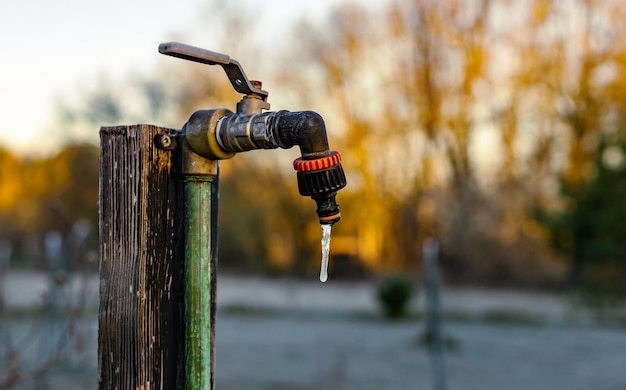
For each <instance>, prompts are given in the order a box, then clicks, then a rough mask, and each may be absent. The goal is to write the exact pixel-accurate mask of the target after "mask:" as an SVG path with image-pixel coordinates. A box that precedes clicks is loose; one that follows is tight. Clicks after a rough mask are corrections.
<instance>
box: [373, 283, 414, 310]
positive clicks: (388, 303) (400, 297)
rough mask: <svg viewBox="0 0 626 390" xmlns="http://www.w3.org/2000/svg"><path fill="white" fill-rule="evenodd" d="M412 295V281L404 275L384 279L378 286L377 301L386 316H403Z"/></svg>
mask: <svg viewBox="0 0 626 390" xmlns="http://www.w3.org/2000/svg"><path fill="white" fill-rule="evenodd" d="M412 295H413V283H411V279H410V278H408V277H407V276H404V275H395V276H391V277H389V278H387V279H385V280H384V281H383V282H382V283H381V284H380V286H379V287H378V301H379V303H380V304H381V307H382V310H383V311H384V313H385V316H387V317H388V318H402V317H405V316H406V315H407V314H408V313H407V311H408V310H407V309H408V306H409V301H410V300H411V296H412Z"/></svg>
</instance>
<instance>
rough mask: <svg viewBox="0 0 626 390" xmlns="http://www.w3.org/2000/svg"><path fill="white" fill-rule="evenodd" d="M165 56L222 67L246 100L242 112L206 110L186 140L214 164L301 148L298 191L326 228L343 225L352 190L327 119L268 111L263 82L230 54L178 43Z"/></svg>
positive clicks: (165, 46) (187, 129) (188, 127)
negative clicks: (342, 193) (341, 193)
mask: <svg viewBox="0 0 626 390" xmlns="http://www.w3.org/2000/svg"><path fill="white" fill-rule="evenodd" d="M159 52H160V53H162V54H166V55H170V56H174V57H178V58H182V59H185V60H190V61H195V62H200V63H203V64H208V65H220V66H222V68H224V71H225V72H226V75H227V76H228V78H229V80H230V82H231V84H232V86H233V88H234V89H235V90H236V91H237V92H239V93H242V94H244V95H245V96H244V97H243V98H242V99H241V101H240V102H239V103H237V112H236V113H233V112H232V111H230V110H228V109H225V108H218V109H210V110H200V111H196V112H195V113H193V114H192V115H191V117H190V118H189V120H188V121H187V123H185V125H184V126H183V129H182V130H183V131H182V137H183V138H184V142H186V143H187V145H188V146H189V148H190V149H191V150H192V151H193V152H194V153H196V154H198V155H200V156H202V157H204V158H206V159H209V160H223V159H229V158H231V157H233V156H234V155H235V154H236V153H239V152H245V151H248V150H254V149H276V148H283V149H288V148H291V147H293V146H296V145H297V146H299V147H300V152H301V157H299V158H297V159H296V160H295V161H294V163H293V166H294V169H295V170H296V172H297V180H298V190H299V192H300V194H301V195H303V196H310V197H311V198H312V199H313V200H315V202H316V205H317V215H318V218H319V222H320V224H322V225H332V224H334V223H336V222H339V220H340V219H341V213H340V211H339V205H338V204H337V202H336V199H335V197H336V195H337V191H338V190H340V189H341V188H343V187H345V186H346V177H345V174H344V171H343V168H342V166H341V154H340V153H339V152H337V151H334V150H330V148H329V146H328V137H327V134H326V127H325V125H324V120H323V119H322V117H321V116H320V115H319V114H318V113H316V112H313V111H298V112H289V111H285V110H283V111H263V110H268V109H269V108H270V105H269V103H268V102H267V97H268V92H267V91H264V90H262V89H261V87H262V85H261V82H260V81H254V80H248V78H247V76H246V74H245V73H244V71H243V68H242V67H241V65H240V64H239V62H237V61H235V60H233V59H231V58H230V57H229V56H228V55H225V54H220V53H215V52H212V51H209V50H204V49H200V48H197V47H194V46H189V45H186V44H182V43H178V42H169V43H162V44H161V45H159Z"/></svg>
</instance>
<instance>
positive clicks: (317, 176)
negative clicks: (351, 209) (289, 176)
mask: <svg viewBox="0 0 626 390" xmlns="http://www.w3.org/2000/svg"><path fill="white" fill-rule="evenodd" d="M293 167H294V169H295V170H296V172H297V179H298V191H299V192H300V195H303V196H310V197H311V198H312V199H313V200H314V201H315V203H316V204H317V210H316V211H317V216H318V218H319V222H320V224H323V225H332V224H334V223H336V222H339V221H340V220H341V212H340V211H339V205H338V204H337V201H336V200H335V197H336V195H337V191H339V190H340V189H342V188H343V187H345V186H346V175H345V173H344V172H343V167H342V166H341V154H340V153H339V152H338V151H336V150H329V151H328V154H327V155H326V156H323V157H319V158H313V159H304V158H303V157H298V158H297V159H296V160H295V161H294V162H293Z"/></svg>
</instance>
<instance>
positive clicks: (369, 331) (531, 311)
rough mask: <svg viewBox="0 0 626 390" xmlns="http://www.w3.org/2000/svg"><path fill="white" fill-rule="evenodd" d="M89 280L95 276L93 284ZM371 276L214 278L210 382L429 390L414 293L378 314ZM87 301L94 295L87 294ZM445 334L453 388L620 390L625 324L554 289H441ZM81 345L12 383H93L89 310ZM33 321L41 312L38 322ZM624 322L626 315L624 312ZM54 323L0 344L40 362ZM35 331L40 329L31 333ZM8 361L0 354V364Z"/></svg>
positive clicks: (10, 287) (10, 283) (3, 336)
mask: <svg viewBox="0 0 626 390" xmlns="http://www.w3.org/2000/svg"><path fill="white" fill-rule="evenodd" d="M92 282H93V283H94V285H96V286H97V282H96V280H95V279H94V280H93V281H92ZM46 283H47V278H46V277H45V276H43V275H38V274H25V273H15V274H12V275H10V276H9V277H8V278H7V279H6V285H5V292H7V293H8V296H7V306H8V309H9V312H11V311H16V310H17V311H19V312H21V310H18V309H25V308H28V307H34V306H35V305H37V303H38V302H40V299H41V296H42V294H43V293H44V292H45V291H46V289H47V284H46ZM374 292H375V286H374V284H372V283H367V282H358V283H343V282H338V281H333V280H332V279H330V280H329V282H328V283H326V284H322V283H319V282H314V281H311V282H306V281H294V280H263V279H256V278H239V277H232V276H221V277H220V279H219V286H218V294H219V295H218V307H219V313H218V317H217V318H218V320H217V321H218V323H217V342H216V345H217V346H216V348H217V363H216V364H217V374H216V382H217V388H218V389H220V390H229V389H268V390H269V389H273V390H276V389H344V390H348V389H389V390H394V389H409V388H421V389H427V388H430V383H431V382H430V365H429V359H428V351H427V350H426V349H425V348H424V347H423V345H421V344H420V343H419V341H418V340H419V336H420V335H421V333H422V331H423V326H424V324H423V321H422V319H421V313H422V312H423V310H422V305H423V303H422V299H421V298H422V297H421V296H420V297H419V298H418V299H417V300H416V301H415V302H414V307H415V313H416V314H415V315H414V316H412V317H411V319H408V320H404V321H398V322H390V321H386V320H384V319H382V318H381V317H380V316H379V315H378V310H377V307H376V302H375V298H374V296H375V295H374ZM93 298H94V299H93V300H92V301H91V302H92V303H94V304H95V303H96V301H97V300H96V299H95V296H93ZM443 304H444V308H445V310H444V313H445V318H446V322H445V324H444V325H445V327H444V333H445V334H446V336H447V338H448V340H452V341H453V344H454V348H452V349H449V350H448V351H447V352H446V364H447V373H448V385H449V387H448V388H449V389H466V390H471V389H481V390H484V389H512V390H514V389H568V390H578V389H580V390H583V389H593V390H600V389H624V388H626V374H625V373H624V371H623V368H624V367H626V353H624V351H626V327H625V326H624V325H623V324H624V323H623V322H622V324H621V325H620V323H619V321H613V322H608V320H607V318H606V317H598V313H596V312H594V311H592V310H589V309H587V308H582V307H578V306H575V305H573V304H572V303H571V302H570V301H569V300H568V299H565V298H563V297H560V296H557V295H548V294H537V293H526V292H509V291H484V290H447V291H446V292H445V294H444V296H443ZM92 311H93V315H92V316H91V317H90V320H88V321H86V322H85V323H83V324H81V326H82V327H83V328H84V329H85V330H87V332H86V333H85V334H86V335H87V337H88V340H86V342H87V346H88V347H87V349H86V352H85V353H84V354H83V355H76V356H73V357H72V358H70V359H68V360H66V361H65V362H64V363H62V364H60V365H58V366H56V367H55V368H54V369H53V370H52V371H51V373H50V374H49V375H47V376H46V377H44V378H43V379H42V380H39V381H37V382H32V383H30V384H27V385H23V386H21V387H18V389H28V390H30V389H68V388H71V389H81V388H85V389H91V388H95V387H96V384H97V356H96V347H97V319H96V311H95V308H94V309H93V310H92ZM40 319H41V318H40ZM622 319H623V317H622ZM62 322H63V320H62V319H59V318H57V319H52V320H51V319H50V318H48V320H47V321H45V322H43V323H39V324H38V323H37V322H36V318H31V317H29V316H28V315H25V314H23V312H22V314H19V315H13V316H11V317H10V318H9V319H5V321H4V323H3V324H2V326H1V327H0V342H2V343H4V342H5V341H6V340H7V338H10V339H11V340H13V341H14V340H22V341H21V345H22V346H23V347H22V348H21V352H22V364H24V365H36V363H37V361H38V359H41V357H42V356H45V351H46V348H48V347H49V345H50V344H51V343H52V341H51V340H52V339H53V337H51V336H50V332H51V331H52V332H55V331H56V332H58V331H59V330H60V329H62V327H63V326H62V325H63V324H62ZM35 335H37V337H34V336H35ZM5 364H6V362H0V369H1V368H3V367H4V365H5Z"/></svg>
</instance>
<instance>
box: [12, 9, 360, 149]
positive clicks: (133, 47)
mask: <svg viewBox="0 0 626 390" xmlns="http://www.w3.org/2000/svg"><path fill="white" fill-rule="evenodd" d="M225 1H226V0H225ZM340 1H342V0H316V1H314V2H311V1H299V0H291V1H289V0H243V2H244V3H245V4H248V5H249V6H251V7H254V8H255V9H259V10H262V11H261V12H259V17H260V18H261V21H260V22H261V24H265V25H267V26H268V28H272V26H274V28H277V27H278V26H283V27H289V25H290V23H292V22H293V21H294V20H296V19H297V18H300V17H301V15H302V14H306V15H308V16H313V17H320V16H321V15H323V14H324V12H325V11H326V10H327V9H328V8H329V6H330V5H333V4H336V3H338V2H340ZM364 1H365V0H364ZM209 4H210V2H209V1H207V0H176V1H171V0H108V1H97V2H95V1H89V0H20V1H11V2H9V1H4V2H2V3H1V4H0V37H1V38H0V39H1V47H2V49H1V50H0V145H1V146H3V147H8V148H10V149H11V150H14V151H15V152H17V153H32V152H33V151H35V153H36V151H37V150H42V151H44V152H45V151H46V145H49V144H50V141H49V140H47V139H46V131H47V130H49V129H50V126H51V125H52V122H53V108H54V99H55V98H58V97H59V96H63V95H64V94H72V93H73V92H75V91H76V90H77V88H78V86H79V85H83V86H84V85H86V84H89V82H90V80H96V79H97V78H98V76H101V75H103V74H106V75H112V76H114V77H122V76H123V75H125V74H127V73H129V72H130V71H131V70H132V69H137V70H141V69H150V68H151V67H153V66H154V64H155V63H156V61H157V59H158V57H159V54H158V52H157V47H158V44H159V43H160V42H166V41H171V40H175V39H176V38H177V37H180V36H187V35H189V34H192V32H193V31H194V29H195V30H197V26H198V24H200V23H201V20H200V15H202V13H203V12H206V9H207V8H208V6H209ZM275 38H276V37H275ZM205 48H206V49H211V48H210V47H205Z"/></svg>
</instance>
